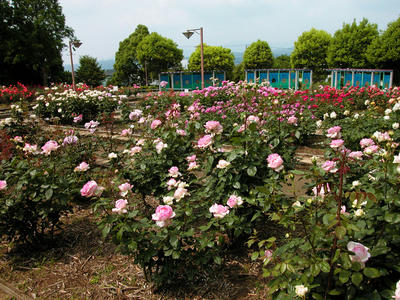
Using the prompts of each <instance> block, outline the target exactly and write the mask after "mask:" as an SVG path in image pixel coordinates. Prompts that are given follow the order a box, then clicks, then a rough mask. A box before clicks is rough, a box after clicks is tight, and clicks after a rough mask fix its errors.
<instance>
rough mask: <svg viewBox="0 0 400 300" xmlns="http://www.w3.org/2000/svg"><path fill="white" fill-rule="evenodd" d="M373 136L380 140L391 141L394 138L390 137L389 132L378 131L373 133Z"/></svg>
mask: <svg viewBox="0 0 400 300" xmlns="http://www.w3.org/2000/svg"><path fill="white" fill-rule="evenodd" d="M373 137H374V138H376V139H377V140H378V142H384V141H390V140H392V138H391V137H390V135H389V133H388V132H379V131H376V132H374V134H373Z"/></svg>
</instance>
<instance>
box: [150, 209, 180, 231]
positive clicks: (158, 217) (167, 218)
mask: <svg viewBox="0 0 400 300" xmlns="http://www.w3.org/2000/svg"><path fill="white" fill-rule="evenodd" d="M173 217H175V212H174V211H173V209H172V207H171V206H169V205H159V206H158V207H157V208H156V213H155V214H153V215H152V219H153V220H154V221H156V224H157V226H159V227H164V226H168V225H169V223H170V222H171V219H172V218H173Z"/></svg>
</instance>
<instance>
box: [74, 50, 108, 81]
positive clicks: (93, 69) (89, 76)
mask: <svg viewBox="0 0 400 300" xmlns="http://www.w3.org/2000/svg"><path fill="white" fill-rule="evenodd" d="M105 78H106V73H105V72H104V70H103V69H102V68H101V67H100V65H99V63H98V62H97V59H96V58H94V57H90V56H89V55H84V56H82V57H81V58H80V59H79V68H78V70H76V80H77V81H78V82H84V83H86V84H87V85H90V86H99V85H101V84H102V82H103V80H104V79H105Z"/></svg>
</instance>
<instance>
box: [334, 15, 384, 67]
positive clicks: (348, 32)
mask: <svg viewBox="0 0 400 300" xmlns="http://www.w3.org/2000/svg"><path fill="white" fill-rule="evenodd" d="M376 37H378V26H377V25H376V24H371V23H369V22H368V20H367V19H365V18H364V19H362V21H361V22H360V24H358V25H357V23H356V21H355V20H354V21H353V23H352V24H346V23H345V24H343V28H342V29H339V30H337V31H336V32H335V34H334V36H333V39H332V42H331V44H330V46H329V48H328V57H327V61H328V65H329V66H330V67H333V68H368V67H371V63H369V62H368V60H367V55H366V52H367V48H368V46H369V45H370V44H371V43H372V41H373V40H374V39H375V38H376Z"/></svg>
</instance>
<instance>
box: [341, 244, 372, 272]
mask: <svg viewBox="0 0 400 300" xmlns="http://www.w3.org/2000/svg"><path fill="white" fill-rule="evenodd" d="M347 250H349V251H351V252H354V255H350V260H351V261H353V262H359V263H360V264H361V265H362V266H363V267H364V266H365V263H366V262H367V261H368V259H369V258H370V257H371V254H370V253H369V248H367V247H365V246H364V245H363V244H360V243H356V242H348V243H347Z"/></svg>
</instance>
